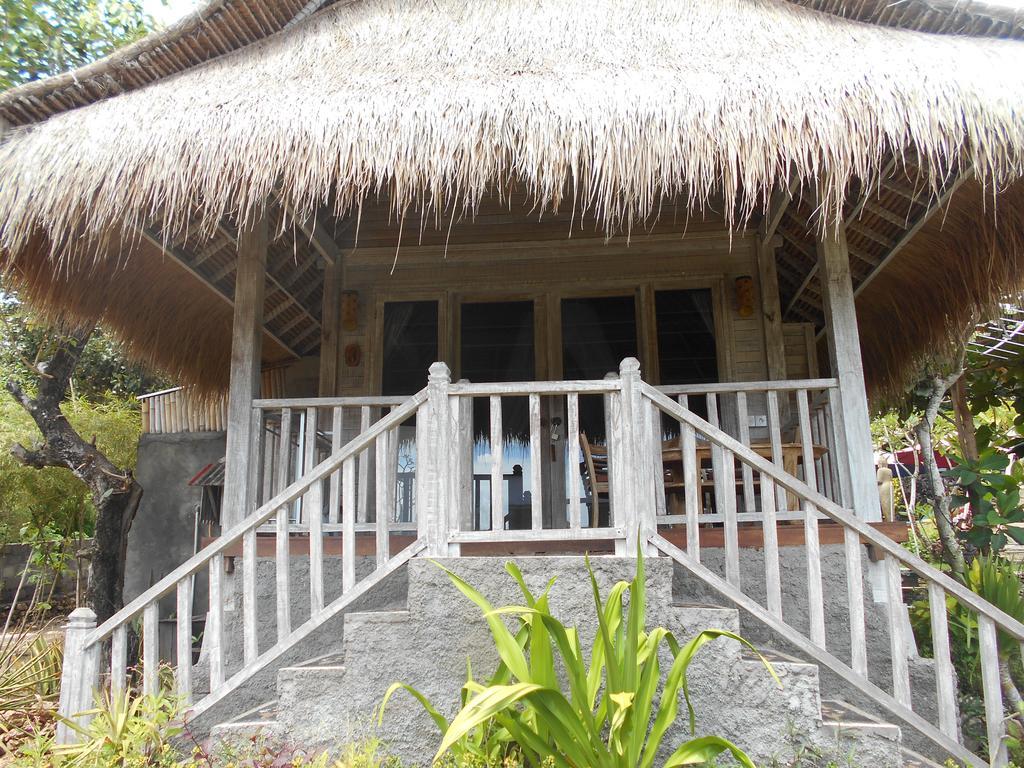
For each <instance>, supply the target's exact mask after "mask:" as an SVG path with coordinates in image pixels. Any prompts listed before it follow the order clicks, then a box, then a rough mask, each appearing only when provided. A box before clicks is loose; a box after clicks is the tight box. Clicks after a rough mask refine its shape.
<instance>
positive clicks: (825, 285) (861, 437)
mask: <svg viewBox="0 0 1024 768" xmlns="http://www.w3.org/2000/svg"><path fill="white" fill-rule="evenodd" d="M817 251H818V278H819V280H820V282H821V294H822V298H823V300H824V304H825V333H826V336H827V338H828V352H829V359H830V361H831V363H832V375H833V376H834V377H835V378H836V379H838V381H839V402H840V406H841V407H840V408H839V409H838V411H837V413H838V414H839V415H841V422H840V423H837V424H836V426H835V428H836V429H837V430H840V429H841V430H843V433H844V435H845V437H846V440H845V442H846V459H847V460H846V462H840V463H845V464H847V465H848V467H849V472H850V493H851V498H850V500H851V502H852V504H853V510H854V512H855V513H856V514H857V515H858V516H859V517H861V518H862V519H864V520H868V521H871V522H878V521H880V520H881V518H882V515H881V508H880V507H879V503H878V487H877V485H876V481H875V462H874V457H873V448H872V445H871V421H870V418H869V416H868V396H867V390H866V389H865V387H864V364H863V362H862V360H861V353H860V336H859V333H858V329H857V311H856V307H855V306H854V297H853V283H852V281H851V278H850V254H849V251H848V250H847V246H846V231H845V229H844V228H843V225H842V224H838V225H837V226H836V228H835V229H834V230H833V229H829V231H828V232H827V233H826V234H825V236H824V237H822V238H819V240H818V244H817Z"/></svg>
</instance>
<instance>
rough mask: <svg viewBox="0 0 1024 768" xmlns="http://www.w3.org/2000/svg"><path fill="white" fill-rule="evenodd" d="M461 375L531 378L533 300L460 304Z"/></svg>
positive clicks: (483, 378) (475, 378) (473, 378)
mask: <svg viewBox="0 0 1024 768" xmlns="http://www.w3.org/2000/svg"><path fill="white" fill-rule="evenodd" d="M461 311H462V323H461V326H460V329H461V335H462V340H461V344H460V346H461V350H460V353H461V354H460V359H461V368H462V373H461V375H462V377H463V378H465V379H469V380H470V381H533V379H534V370H535V366H534V352H533V302H532V301H487V302H477V303H472V304H463V305H462V307H461Z"/></svg>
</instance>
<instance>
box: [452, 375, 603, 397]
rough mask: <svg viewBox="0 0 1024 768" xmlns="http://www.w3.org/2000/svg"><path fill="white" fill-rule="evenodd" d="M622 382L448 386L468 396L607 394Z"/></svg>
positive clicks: (536, 382)
mask: <svg viewBox="0 0 1024 768" xmlns="http://www.w3.org/2000/svg"><path fill="white" fill-rule="evenodd" d="M621 389H622V383H621V381H620V380H619V379H618V378H614V379H596V380H580V381H520V382H512V383H505V382H488V383H483V384H473V383H470V382H462V383H458V384H451V385H449V386H448V394H450V395H463V396H467V397H478V396H479V397H482V396H485V395H506V396H508V397H516V396H519V395H566V394H580V395H585V394H606V393H608V392H618V391H620V390H621Z"/></svg>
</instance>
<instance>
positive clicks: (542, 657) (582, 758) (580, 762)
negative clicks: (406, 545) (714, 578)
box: [379, 553, 781, 768]
mask: <svg viewBox="0 0 1024 768" xmlns="http://www.w3.org/2000/svg"><path fill="white" fill-rule="evenodd" d="M506 570H507V571H508V573H509V574H510V575H511V576H512V577H513V578H514V579H515V581H516V582H517V584H518V585H519V588H520V590H521V591H522V593H523V598H524V600H525V603H526V604H525V605H521V606H507V607H504V608H498V609H495V608H494V607H493V606H492V605H491V604H490V603H489V602H488V601H487V599H486V598H485V597H484V596H483V595H482V594H481V593H480V592H479V591H477V590H476V589H474V588H473V587H472V586H470V585H469V584H467V583H466V582H465V581H464V580H463V579H461V578H460V577H459V576H457V575H456V574H454V573H452V572H451V571H446V572H447V573H448V576H449V578H450V579H451V581H452V583H453V584H454V585H455V586H456V587H457V588H458V589H459V591H461V592H462V593H463V594H464V595H465V596H466V597H468V598H469V599H470V600H472V601H473V602H474V603H476V605H477V606H479V607H480V609H481V610H482V611H483V614H484V618H485V620H486V621H487V625H488V627H489V628H490V631H491V635H492V638H493V640H494V643H495V646H496V648H497V651H498V655H499V657H500V660H501V662H500V664H499V666H498V669H497V671H496V672H495V673H494V675H492V677H491V678H490V679H489V680H488V681H487V682H486V683H485V684H480V683H478V682H475V681H474V680H473V679H472V675H470V679H469V680H468V681H467V683H466V685H465V687H464V689H463V695H462V707H461V709H460V711H459V712H458V714H456V716H455V718H454V719H453V720H452V721H451V722H448V721H447V720H446V719H445V718H444V716H443V715H441V714H440V713H439V711H438V710H437V708H436V707H434V706H433V705H432V704H431V702H430V701H429V700H427V699H426V697H424V696H423V695H422V694H421V693H419V692H418V691H417V690H416V689H415V688H413V687H412V686H410V685H407V684H405V683H395V684H394V685H392V686H391V687H390V688H389V689H388V691H387V693H386V695H385V697H384V701H383V702H382V704H381V710H380V716H379V717H380V719H383V716H384V708H385V706H386V705H387V701H388V700H389V699H390V697H391V696H392V695H393V694H394V693H395V692H396V691H398V690H405V691H408V692H409V693H410V694H411V695H412V696H414V697H415V698H416V699H417V700H418V701H419V702H420V703H421V704H422V705H423V707H424V708H425V709H426V711H427V712H428V714H429V715H430V717H431V718H432V719H433V720H434V722H435V723H436V724H437V725H438V728H439V729H440V730H441V733H442V739H441V745H440V747H438V750H437V754H436V755H435V757H434V760H435V761H438V760H440V759H441V758H442V757H443V756H444V755H445V754H446V753H448V752H449V750H451V752H452V754H453V756H455V757H456V761H457V762H462V761H468V760H472V759H480V758H484V759H489V758H490V756H491V754H492V753H493V752H494V751H495V750H497V751H499V752H500V751H501V750H502V749H504V750H505V751H506V755H507V754H509V753H510V752H511V751H512V750H513V749H515V750H518V752H519V753H521V755H522V758H523V761H524V762H525V763H526V764H529V765H531V766H541V765H544V764H545V761H547V763H548V764H550V765H553V766H558V767H559V768H570V767H572V766H589V767H591V768H619V767H624V766H641V767H642V768H650V767H651V766H653V765H654V762H655V759H656V758H657V756H658V754H659V751H660V750H661V749H662V746H663V742H664V741H665V738H666V736H667V734H668V731H669V728H670V726H671V725H672V724H673V723H674V722H675V720H676V717H677V715H678V710H679V696H680V694H682V696H683V698H684V700H685V701H686V706H687V710H688V715H689V725H690V732H691V734H693V733H694V731H695V712H694V709H693V706H692V703H691V701H690V693H689V687H688V682H687V677H686V673H687V668H688V667H689V665H690V662H691V661H692V660H693V657H694V655H695V654H696V653H697V651H698V650H699V649H700V648H701V647H702V646H704V645H705V644H706V643H708V642H710V641H712V640H714V639H716V638H719V637H726V638H730V639H733V640H736V641H738V642H740V643H743V644H745V645H747V646H748V647H750V648H752V649H753V646H751V645H750V644H749V643H747V641H745V640H744V639H743V638H741V637H739V636H738V635H735V634H733V633H731V632H726V631H723V630H705V631H703V632H701V633H700V634H698V635H697V636H696V637H695V638H693V639H692V640H690V641H689V642H688V643H686V644H685V645H680V644H679V642H678V641H677V640H676V638H675V636H674V635H673V634H672V633H671V632H670V631H669V630H668V629H665V628H664V627H655V628H654V629H651V630H647V629H646V626H645V608H646V589H645V585H644V564H643V558H642V556H639V553H638V558H637V569H636V574H635V575H634V577H633V580H632V581H630V582H625V581H622V582H618V583H617V584H615V585H614V586H613V587H612V590H611V592H610V594H609V595H608V598H607V600H602V598H601V594H600V590H599V588H598V586H597V580H596V578H595V577H594V572H593V569H592V568H591V566H590V561H589V558H588V559H587V570H588V573H589V574H590V582H591V589H592V592H593V598H594V606H595V610H596V612H597V624H598V631H597V635H596V637H595V639H594V642H593V646H592V648H591V649H590V663H589V665H588V663H587V662H586V660H585V659H584V654H583V650H582V648H581V645H580V641H579V637H578V635H577V632H576V629H575V628H574V627H567V626H565V625H564V624H563V623H562V622H561V621H559V620H558V619H557V618H555V617H554V616H553V615H552V614H551V613H550V610H549V605H548V595H549V592H550V589H551V586H552V584H553V580H552V581H551V582H549V583H548V585H547V588H546V589H545V590H544V592H543V594H541V595H540V596H539V597H535V596H534V595H533V594H532V593H531V592H530V590H529V589H528V588H527V586H526V582H525V581H524V579H523V576H522V574H521V573H520V571H519V569H518V568H517V567H516V566H515V564H513V563H508V564H507V565H506ZM627 595H628V607H627V605H626V598H627ZM505 615H514V616H517V617H518V618H519V622H520V625H519V629H518V631H517V632H516V633H515V634H513V632H512V631H511V630H510V629H509V628H508V627H507V626H506V624H505V622H504V620H503V616H505ZM665 649H667V650H668V652H669V654H670V656H671V658H672V664H671V666H670V668H669V670H668V674H667V675H666V676H665V677H664V679H662V674H661V660H660V658H659V655H660V652H661V651H662V650H665ZM755 652H756V651H755ZM761 660H762V661H763V662H764V664H765V666H766V667H767V668H768V671H769V672H770V673H771V674H772V676H773V677H774V678H775V680H776V682H778V677H777V676H776V675H775V672H774V670H773V669H772V667H771V665H770V664H769V663H768V661H767V660H766V659H764V658H763V657H761ZM559 671H561V673H562V675H563V677H564V679H565V681H566V683H567V685H568V692H565V691H564V690H563V683H562V682H561V681H560V677H559ZM780 685H781V684H780ZM722 752H728V753H730V754H731V755H732V756H733V757H734V758H735V759H736V760H737V761H738V762H739V763H741V764H742V765H746V766H752V765H753V764H752V763H751V761H750V759H749V757H747V755H746V754H745V753H744V752H743V751H742V750H740V749H739V748H738V747H737V746H736V745H734V744H732V743H730V742H729V741H727V740H725V739H723V738H721V737H718V736H702V737H698V738H692V739H690V740H689V741H687V742H686V743H684V744H682V745H681V746H679V747H677V748H676V749H675V750H674V751H673V752H672V753H671V755H670V756H669V757H668V759H667V760H666V761H665V762H664V763H663V765H664V766H665V767H666V768H671V767H672V766H680V765H692V764H699V763H706V762H708V761H710V760H713V759H714V758H715V757H716V756H717V755H719V754H721V753H722Z"/></svg>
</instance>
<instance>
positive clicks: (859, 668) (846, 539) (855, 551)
mask: <svg viewBox="0 0 1024 768" xmlns="http://www.w3.org/2000/svg"><path fill="white" fill-rule="evenodd" d="M843 549H844V553H845V558H846V602H847V604H848V605H849V611H850V666H851V667H853V671H854V672H856V673H857V674H858V675H863V676H864V677H867V674H868V649H867V638H866V636H865V628H864V626H865V625H864V574H863V570H862V569H861V565H860V556H861V547H860V536H858V535H857V532H856V531H854V530H852V529H850V528H844V529H843Z"/></svg>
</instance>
